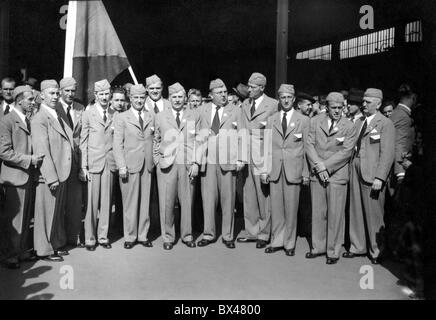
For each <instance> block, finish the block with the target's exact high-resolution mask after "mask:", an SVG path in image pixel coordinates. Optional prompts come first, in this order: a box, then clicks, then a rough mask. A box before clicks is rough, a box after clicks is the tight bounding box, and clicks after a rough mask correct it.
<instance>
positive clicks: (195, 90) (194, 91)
mask: <svg viewBox="0 0 436 320" xmlns="http://www.w3.org/2000/svg"><path fill="white" fill-rule="evenodd" d="M191 95H195V96H199V97H200V98H202V95H201V91H200V90H198V89H195V88H192V89H189V91H188V94H187V97H188V99H189V97H190V96H191Z"/></svg>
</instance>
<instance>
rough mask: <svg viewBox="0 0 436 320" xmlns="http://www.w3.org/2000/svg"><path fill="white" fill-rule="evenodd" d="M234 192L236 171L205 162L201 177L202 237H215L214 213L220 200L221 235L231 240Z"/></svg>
mask: <svg viewBox="0 0 436 320" xmlns="http://www.w3.org/2000/svg"><path fill="white" fill-rule="evenodd" d="M235 192H236V173H235V172H234V171H223V170H222V169H221V167H220V165H216V164H207V167H206V172H205V173H204V175H203V176H202V178H201V194H202V198H203V215H204V229H203V239H207V240H213V239H215V237H216V228H215V215H216V210H217V207H218V201H219V200H220V204H221V212H222V228H221V232H222V237H223V239H224V240H226V241H232V240H233V228H234V209H235Z"/></svg>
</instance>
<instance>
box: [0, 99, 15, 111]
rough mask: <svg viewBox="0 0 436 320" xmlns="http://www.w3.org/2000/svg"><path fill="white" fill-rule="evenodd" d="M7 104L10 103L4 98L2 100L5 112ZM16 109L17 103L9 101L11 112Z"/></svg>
mask: <svg viewBox="0 0 436 320" xmlns="http://www.w3.org/2000/svg"><path fill="white" fill-rule="evenodd" d="M6 105H8V103H6V101H4V100H3V101H2V108H3V112H5V110H6ZM14 109H15V103H14V102H12V103H9V112H11V111H12V110H14Z"/></svg>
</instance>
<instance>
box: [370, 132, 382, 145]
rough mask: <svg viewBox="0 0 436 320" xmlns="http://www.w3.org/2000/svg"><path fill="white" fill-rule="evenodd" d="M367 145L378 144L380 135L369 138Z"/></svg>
mask: <svg viewBox="0 0 436 320" xmlns="http://www.w3.org/2000/svg"><path fill="white" fill-rule="evenodd" d="M369 143H371V144H374V143H380V135H379V134H374V135H372V136H369Z"/></svg>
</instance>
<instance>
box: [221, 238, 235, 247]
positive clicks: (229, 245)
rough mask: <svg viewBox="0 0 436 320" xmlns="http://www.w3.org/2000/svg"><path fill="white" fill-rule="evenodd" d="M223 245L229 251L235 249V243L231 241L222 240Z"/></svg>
mask: <svg viewBox="0 0 436 320" xmlns="http://www.w3.org/2000/svg"><path fill="white" fill-rule="evenodd" d="M223 243H224V245H225V246H226V247H227V248H229V249H235V242H234V241H232V240H224V239H223Z"/></svg>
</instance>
